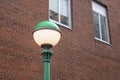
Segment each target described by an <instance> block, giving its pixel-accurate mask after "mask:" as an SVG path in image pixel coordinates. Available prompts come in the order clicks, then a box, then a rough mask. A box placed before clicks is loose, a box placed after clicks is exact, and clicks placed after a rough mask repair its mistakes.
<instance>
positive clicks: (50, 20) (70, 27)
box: [49, 18, 72, 30]
mask: <svg viewBox="0 0 120 80" xmlns="http://www.w3.org/2000/svg"><path fill="white" fill-rule="evenodd" d="M49 20H50V21H52V22H54V23H56V24H59V25H61V26H64V27H65V28H68V29H71V30H72V28H71V27H69V26H66V25H64V24H62V23H60V22H57V21H55V20H52V19H50V18H49Z"/></svg>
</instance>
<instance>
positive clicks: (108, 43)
mask: <svg viewBox="0 0 120 80" xmlns="http://www.w3.org/2000/svg"><path fill="white" fill-rule="evenodd" d="M95 40H97V41H100V42H103V43H105V44H107V45H111V44H110V42H106V41H104V40H102V39H99V38H97V37H95Z"/></svg>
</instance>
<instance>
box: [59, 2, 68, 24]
mask: <svg viewBox="0 0 120 80" xmlns="http://www.w3.org/2000/svg"><path fill="white" fill-rule="evenodd" d="M60 1H61V2H60V21H61V23H62V24H65V25H68V0H60Z"/></svg>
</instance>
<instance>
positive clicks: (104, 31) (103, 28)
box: [100, 15, 108, 42]
mask: <svg viewBox="0 0 120 80" xmlns="http://www.w3.org/2000/svg"><path fill="white" fill-rule="evenodd" d="M100 21H101V31H102V40H104V41H107V42H108V35H107V26H106V18H105V17H104V16H102V15H101V16H100Z"/></svg>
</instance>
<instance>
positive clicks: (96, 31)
mask: <svg viewBox="0 0 120 80" xmlns="http://www.w3.org/2000/svg"><path fill="white" fill-rule="evenodd" d="M93 19H94V29H95V37H97V38H100V29H99V16H98V14H97V13H96V12H93Z"/></svg>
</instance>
